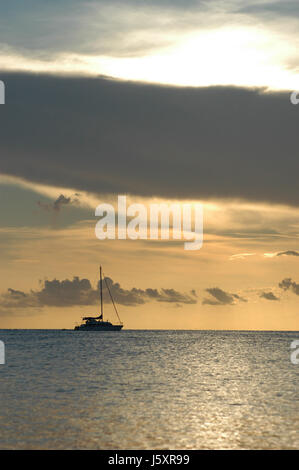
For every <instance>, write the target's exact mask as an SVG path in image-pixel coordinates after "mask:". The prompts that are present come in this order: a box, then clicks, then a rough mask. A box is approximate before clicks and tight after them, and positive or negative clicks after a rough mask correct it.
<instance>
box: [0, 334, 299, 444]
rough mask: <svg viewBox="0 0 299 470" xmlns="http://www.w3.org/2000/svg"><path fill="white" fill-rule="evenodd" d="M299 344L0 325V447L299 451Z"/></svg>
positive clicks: (262, 337) (274, 337) (272, 338)
mask: <svg viewBox="0 0 299 470" xmlns="http://www.w3.org/2000/svg"><path fill="white" fill-rule="evenodd" d="M295 339H299V332H298V333H296V332H245V331H242V332H241V331H240V332H239V331H233V332H229V331H142V330H138V331H133V330H123V331H121V332H74V331H57V330H0V340H1V341H3V342H4V344H5V364H4V365H0V387H1V388H0V448H1V449H295V448H299V400H298V398H299V390H298V379H299V365H295V364H292V362H291V360H290V354H291V352H292V350H291V349H290V344H291V342H292V341H293V340H295Z"/></svg>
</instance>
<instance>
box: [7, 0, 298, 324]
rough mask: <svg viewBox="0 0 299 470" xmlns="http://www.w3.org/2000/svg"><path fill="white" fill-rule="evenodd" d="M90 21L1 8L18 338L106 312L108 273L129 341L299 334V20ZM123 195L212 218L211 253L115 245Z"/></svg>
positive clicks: (89, 8)
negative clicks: (175, 335)
mask: <svg viewBox="0 0 299 470" xmlns="http://www.w3.org/2000/svg"><path fill="white" fill-rule="evenodd" d="M72 5H73V8H72V9H71V10H70V8H69V5H68V2H67V0H64V1H62V2H56V1H53V2H44V3H41V6H40V8H38V9H36V8H35V2H34V1H33V0H30V1H28V2H26V12H25V11H24V10H23V9H24V8H25V6H22V5H19V4H18V5H17V3H16V2H15V0H12V1H11V2H9V4H5V5H2V6H1V7H0V31H1V32H0V80H3V81H4V82H5V86H6V104H5V105H1V107H0V108H1V109H0V124H1V126H0V151H1V157H0V158H1V160H0V196H1V197H0V201H1V203H0V217H1V219H0V247H1V269H0V281H1V284H0V286H1V292H0V328H72V327H73V326H74V324H75V323H76V322H78V321H80V318H81V316H83V315H85V314H88V315H92V314H94V313H97V311H98V301H97V292H96V289H97V276H98V269H99V266H100V264H101V265H103V268H104V272H105V274H106V276H108V277H109V278H110V279H111V286H112V292H113V294H114V296H115V298H116V301H118V303H119V310H120V315H121V318H122V320H123V322H124V324H125V328H133V329H134V328H137V329H139V328H152V329H156V328H157V329H159V328H162V329H164V328H169V329H197V328H198V329H200V328H202V329H267V330H272V329H273V330H275V329H279V330H298V326H299V321H298V318H299V317H298V315H299V314H298V300H299V297H298V296H299V275H298V263H299V247H298V231H299V222H298V220H299V219H298V216H299V195H298V185H297V180H298V171H299V166H298V144H297V139H296V136H297V132H298V119H299V106H298V107H296V106H294V105H292V104H291V102H290V99H289V97H290V92H291V91H293V90H296V89H297V88H298V78H299V63H298V56H297V51H298V47H299V44H298V34H297V31H298V21H299V19H298V18H299V10H298V6H297V5H296V4H295V2H271V1H270V0H264V1H261V0H260V1H257V2H254V4H252V2H247V1H244V0H231V1H226V2H224V1H221V0H212V1H210V2H203V1H196V0H190V1H189V0H188V1H187V0H186V1H184V2H180V1H173V2H170V1H167V0H165V1H164V2H161V1H160V2H158V1H156V0H150V1H149V2H137V1H135V0H126V1H124V2H121V4H119V3H117V2H114V1H106V0H99V1H91V2H83V1H81V0H75V1H74V2H73V4H72ZM66 13H67V14H66ZM8 23H9V24H10V27H9V28H8V27H7V24H8ZM123 194H125V195H127V197H128V201H129V203H137V204H138V203H141V204H144V205H145V206H146V207H148V206H149V205H150V204H152V203H166V204H170V203H177V204H181V205H183V204H186V203H193V204H202V206H203V211H204V212H203V213H204V227H203V231H204V239H203V240H204V241H203V246H202V248H201V249H200V250H198V251H190V252H188V251H186V250H184V247H183V242H181V241H177V240H169V241H162V240H158V241H154V240H135V241H133V240H109V241H108V240H102V241H101V240H98V239H97V238H96V236H95V225H96V222H97V218H96V217H95V209H96V207H97V205H98V204H100V203H110V204H113V205H115V206H116V203H117V196H118V195H123ZM59 198H60V199H59ZM84 279H85V280H86V279H87V280H88V282H87V281H83V282H81V281H82V280H84ZM54 280H56V281H55V282H54ZM86 282H87V284H86ZM86 285H87V288H86V289H85V287H86ZM84 286H85V287H84ZM109 308H110V307H108V306H107V309H108V311H107V315H108V317H109V318H110V319H111V320H115V318H114V317H113V313H112V310H111V308H110V310H109Z"/></svg>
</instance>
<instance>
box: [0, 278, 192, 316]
mask: <svg viewBox="0 0 299 470" xmlns="http://www.w3.org/2000/svg"><path fill="white" fill-rule="evenodd" d="M106 281H107V284H108V286H109V288H110V291H111V292H112V295H113V298H114V300H115V301H116V302H117V303H118V304H120V305H127V306H136V305H140V304H145V303H147V302H150V301H152V300H155V301H157V302H165V303H173V304H196V303H197V296H196V293H195V292H194V291H191V292H190V293H181V292H178V291H176V290H174V289H159V290H158V289H151V288H148V289H145V290H143V289H137V288H135V287H133V288H132V289H129V290H127V289H123V288H122V287H121V286H120V284H119V283H117V282H114V281H113V280H112V279H111V278H109V277H107V278H106ZM103 298H104V301H107V302H108V301H110V299H109V293H108V291H107V289H103ZM97 304H99V288H97V289H94V288H93V287H92V285H91V283H90V281H89V280H88V279H80V278H79V277H74V278H73V279H72V280H69V279H65V280H62V281H59V280H57V279H53V280H46V281H44V282H43V283H42V286H41V288H40V290H31V291H30V292H22V291H18V290H14V289H11V288H9V289H8V290H7V292H6V293H4V294H2V295H1V296H0V307H1V310H2V311H5V310H9V311H14V310H16V309H24V308H42V307H72V306H80V305H82V306H83V305H86V306H88V305H97Z"/></svg>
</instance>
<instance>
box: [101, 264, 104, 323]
mask: <svg viewBox="0 0 299 470" xmlns="http://www.w3.org/2000/svg"><path fill="white" fill-rule="evenodd" d="M100 279H101V281H100V295H101V317H102V321H104V316H103V280H102V266H100Z"/></svg>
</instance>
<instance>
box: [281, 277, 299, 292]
mask: <svg viewBox="0 0 299 470" xmlns="http://www.w3.org/2000/svg"><path fill="white" fill-rule="evenodd" d="M278 285H279V287H280V288H281V289H283V290H291V291H292V292H293V293H294V294H296V295H299V284H297V283H296V282H295V281H292V279H291V278H290V277H288V278H285V279H283V280H282V281H281V282H280V283H279V284H278Z"/></svg>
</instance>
